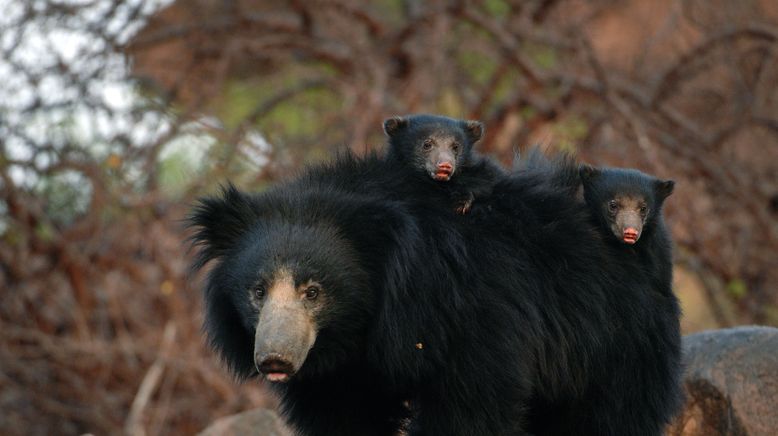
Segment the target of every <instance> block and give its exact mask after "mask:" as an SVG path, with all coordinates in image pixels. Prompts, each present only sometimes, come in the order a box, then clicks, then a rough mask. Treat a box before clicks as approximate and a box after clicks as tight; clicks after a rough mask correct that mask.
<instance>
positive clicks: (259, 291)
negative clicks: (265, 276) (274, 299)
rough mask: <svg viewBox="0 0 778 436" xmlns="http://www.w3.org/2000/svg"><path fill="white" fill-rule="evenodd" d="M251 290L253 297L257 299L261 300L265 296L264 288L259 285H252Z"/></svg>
mask: <svg viewBox="0 0 778 436" xmlns="http://www.w3.org/2000/svg"><path fill="white" fill-rule="evenodd" d="M253 292H254V297H255V298H256V299H257V300H261V299H263V298H265V288H263V287H262V286H261V285H256V286H254V289H253Z"/></svg>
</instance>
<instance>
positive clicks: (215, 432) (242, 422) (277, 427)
mask: <svg viewBox="0 0 778 436" xmlns="http://www.w3.org/2000/svg"><path fill="white" fill-rule="evenodd" d="M242 435H256V436H292V432H291V431H290V430H289V429H288V428H287V427H286V426H285V425H284V423H283V421H282V420H281V418H279V417H278V415H276V413H275V412H273V411H272V410H269V409H254V410H249V411H247V412H243V413H239V414H237V415H232V416H227V417H224V418H221V419H217V420H216V421H215V422H214V423H213V424H211V425H210V426H208V428H206V429H205V430H203V431H201V432H200V433H199V434H198V436H242Z"/></svg>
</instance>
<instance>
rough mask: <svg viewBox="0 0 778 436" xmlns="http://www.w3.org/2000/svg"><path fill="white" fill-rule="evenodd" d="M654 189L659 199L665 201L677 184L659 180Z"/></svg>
mask: <svg viewBox="0 0 778 436" xmlns="http://www.w3.org/2000/svg"><path fill="white" fill-rule="evenodd" d="M654 188H655V189H656V195H657V197H658V198H660V199H661V200H664V199H665V198H667V197H669V196H670V194H672V193H673V189H675V182H674V181H672V180H657V181H656V184H655V186H654Z"/></svg>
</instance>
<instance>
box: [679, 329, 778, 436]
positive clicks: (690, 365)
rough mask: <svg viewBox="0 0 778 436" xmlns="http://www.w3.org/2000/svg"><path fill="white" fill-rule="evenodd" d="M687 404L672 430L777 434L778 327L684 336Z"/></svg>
mask: <svg viewBox="0 0 778 436" xmlns="http://www.w3.org/2000/svg"><path fill="white" fill-rule="evenodd" d="M683 348H684V363H685V365H686V370H685V374H684V385H685V391H686V406H685V408H684V410H683V412H682V413H681V414H680V416H679V417H678V418H677V419H676V421H675V422H674V423H673V424H672V425H671V426H670V427H669V429H668V432H667V433H668V435H672V436H677V435H684V436H698V435H699V436H718V435H733V436H740V435H748V436H759V435H765V436H768V435H769V436H774V435H778V329H775V328H771V327H737V328H731V329H722V330H711V331H706V332H702V333H697V334H693V335H689V336H686V337H684V338H683Z"/></svg>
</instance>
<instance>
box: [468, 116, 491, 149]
mask: <svg viewBox="0 0 778 436" xmlns="http://www.w3.org/2000/svg"><path fill="white" fill-rule="evenodd" d="M464 129H465V133H466V134H467V139H469V140H470V143H471V144H472V143H474V142H477V141H478V140H479V139H481V138H482V137H483V136H484V133H485V132H486V127H484V123H482V122H480V121H476V120H467V121H465V122H464Z"/></svg>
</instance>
